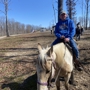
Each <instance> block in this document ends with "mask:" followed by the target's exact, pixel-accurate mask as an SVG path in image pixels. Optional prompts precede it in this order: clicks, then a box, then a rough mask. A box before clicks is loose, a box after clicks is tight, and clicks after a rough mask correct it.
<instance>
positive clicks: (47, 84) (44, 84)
mask: <svg viewBox="0 0 90 90" xmlns="http://www.w3.org/2000/svg"><path fill="white" fill-rule="evenodd" d="M52 67H54V68H55V67H56V65H55V62H54V60H53V59H52V64H51V71H50V76H49V78H48V81H47V82H45V83H43V82H40V81H38V80H37V84H39V85H42V86H47V87H52V86H51V85H50V83H49V82H50V80H51V74H52Z"/></svg>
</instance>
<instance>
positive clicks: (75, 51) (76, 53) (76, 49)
mask: <svg viewBox="0 0 90 90" xmlns="http://www.w3.org/2000/svg"><path fill="white" fill-rule="evenodd" d="M60 42H62V39H60V38H57V39H56V40H55V41H54V42H53V43H52V45H55V44H58V43H60ZM69 45H70V46H71V47H72V50H73V52H74V54H75V55H76V58H78V57H79V51H78V48H77V44H76V42H75V41H74V40H73V39H70V42H69Z"/></svg>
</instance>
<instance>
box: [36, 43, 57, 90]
mask: <svg viewBox="0 0 90 90" xmlns="http://www.w3.org/2000/svg"><path fill="white" fill-rule="evenodd" d="M38 51H39V55H38V59H37V90H48V85H49V80H50V79H51V77H52V76H53V74H54V66H53V63H54V60H55V58H56V55H55V53H54V52H53V47H51V48H46V49H42V47H41V45H40V44H38Z"/></svg>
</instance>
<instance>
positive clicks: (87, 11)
mask: <svg viewBox="0 0 90 90" xmlns="http://www.w3.org/2000/svg"><path fill="white" fill-rule="evenodd" d="M85 4H86V30H87V26H88V14H89V7H90V0H85Z"/></svg>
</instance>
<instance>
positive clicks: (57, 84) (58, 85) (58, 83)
mask: <svg viewBox="0 0 90 90" xmlns="http://www.w3.org/2000/svg"><path fill="white" fill-rule="evenodd" d="M56 88H57V89H56V90H60V81H59V78H58V79H57V81H56Z"/></svg>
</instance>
